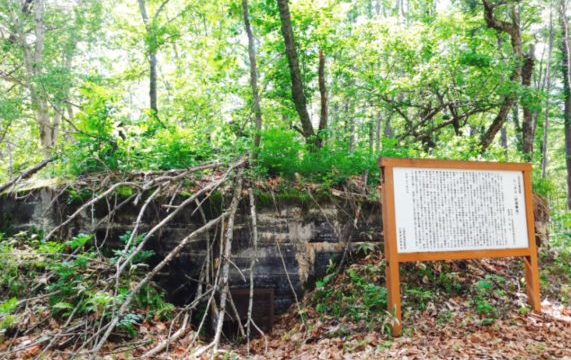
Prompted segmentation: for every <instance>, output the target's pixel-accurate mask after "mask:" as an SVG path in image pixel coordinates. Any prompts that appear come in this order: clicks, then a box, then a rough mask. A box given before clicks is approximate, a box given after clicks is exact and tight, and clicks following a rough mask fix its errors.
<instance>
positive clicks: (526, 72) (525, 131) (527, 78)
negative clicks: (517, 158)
mask: <svg viewBox="0 0 571 360" xmlns="http://www.w3.org/2000/svg"><path fill="white" fill-rule="evenodd" d="M534 50H535V46H530V48H529V53H528V54H527V55H526V56H525V60H524V63H523V68H522V74H521V84H522V85H523V86H524V88H526V89H530V88H531V79H532V77H533V69H534V66H535V58H534ZM522 108H523V122H522V125H521V130H522V131H521V135H522V137H521V143H522V150H523V153H524V154H525V156H526V157H527V159H528V160H531V158H532V157H533V142H534V138H535V132H534V126H533V112H532V110H531V109H530V107H529V105H528V104H527V103H526V102H522Z"/></svg>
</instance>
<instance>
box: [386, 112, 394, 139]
mask: <svg viewBox="0 0 571 360" xmlns="http://www.w3.org/2000/svg"><path fill="white" fill-rule="evenodd" d="M391 120H392V115H389V116H388V117H387V118H386V119H385V131H384V132H383V134H384V135H385V138H387V139H392V138H393V135H394V131H393V126H392V124H391Z"/></svg>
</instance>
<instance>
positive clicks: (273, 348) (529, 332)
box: [240, 256, 571, 359]
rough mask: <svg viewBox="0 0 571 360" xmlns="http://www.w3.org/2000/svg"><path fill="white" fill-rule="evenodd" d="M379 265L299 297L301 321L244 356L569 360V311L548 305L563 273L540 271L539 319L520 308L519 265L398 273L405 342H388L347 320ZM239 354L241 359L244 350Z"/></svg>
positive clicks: (281, 326) (381, 331)
mask: <svg viewBox="0 0 571 360" xmlns="http://www.w3.org/2000/svg"><path fill="white" fill-rule="evenodd" d="M381 262H382V259H380V258H379V257H376V256H368V257H366V258H365V259H363V260H361V261H359V262H358V263H356V264H353V265H351V267H349V269H347V270H346V271H345V273H344V274H341V275H340V276H339V277H338V278H337V279H335V281H333V283H332V284H327V286H326V288H327V290H323V289H321V290H320V289H317V290H316V291H315V292H314V293H312V294H309V295H308V296H306V300H305V302H304V304H303V308H304V309H305V314H306V317H305V321H301V320H300V316H299V315H297V311H296V309H292V311H290V313H288V314H286V315H284V316H282V317H281V318H280V319H279V320H278V322H277V323H276V325H275V326H274V329H273V332H272V334H271V335H270V336H269V337H268V338H267V339H263V338H259V339H256V340H255V341H254V342H253V344H252V345H251V349H250V356H251V357H253V358H255V359H385V358H386V359H394V358H397V359H535V358H537V359H552V358H568V359H571V307H569V302H568V301H566V305H562V304H560V303H555V302H553V303H552V302H550V300H549V299H550V297H557V296H558V295H560V294H561V289H563V291H567V290H568V285H569V283H568V282H567V281H568V280H567V276H568V275H569V269H568V268H565V269H556V270H555V271H550V270H553V268H551V267H550V268H548V269H546V271H544V273H543V274H542V277H543V280H544V284H543V285H544V294H543V298H544V301H543V304H542V307H543V309H542V310H543V312H542V313H541V314H535V313H533V312H531V311H529V308H528V307H527V306H526V305H525V299H526V296H525V295H524V294H523V293H522V290H524V289H525V287H524V288H523V289H522V288H521V287H519V288H518V283H519V282H520V281H521V280H520V279H521V276H522V272H521V267H522V264H521V261H520V260H517V259H508V260H489V261H468V262H462V263H446V262H443V263H435V264H431V265H428V266H425V265H424V264H418V265H411V270H412V268H414V267H416V269H415V271H414V272H406V270H405V271H403V273H404V277H403V278H404V279H403V284H404V285H403V287H404V288H405V290H404V294H405V299H404V301H405V302H404V304H403V309H404V316H405V319H404V321H403V325H404V335H403V336H402V337H400V338H391V337H390V336H389V335H387V333H388V332H389V331H388V329H389V326H388V325H389V324H388V323H387V322H381V323H380V324H375V323H374V322H371V317H368V318H363V319H361V320H359V321H355V317H353V316H352V315H350V313H351V308H353V307H356V308H358V309H359V310H360V311H361V312H363V306H362V304H363V299H362V298H363V297H365V296H367V295H368V294H367V288H366V285H365V286H364V287H363V286H361V285H362V284H363V282H361V280H365V281H376V280H378V279H376V278H375V276H372V277H371V276H369V278H368V279H367V274H369V275H370V274H371V269H374V268H375V267H382V264H380V263H381ZM377 265H379V266H377ZM550 266H553V264H550ZM560 270H563V272H560ZM490 271H493V272H494V275H491V274H492V273H491V272H490ZM372 273H373V274H374V273H376V271H373V272H372ZM418 273H420V276H417V274H418ZM423 273H424V275H423ZM347 274H349V276H347ZM356 274H357V275H356ZM411 274H414V275H411ZM450 274H453V275H452V276H449V275H450ZM379 275H381V274H379ZM381 276H382V275H381ZM356 279H357V280H356ZM407 281H408V282H409V283H408V284H406V282H407ZM562 282H563V283H562ZM324 291H326V292H327V293H329V294H335V293H342V294H344V295H342V296H340V297H339V296H336V295H333V296H330V297H324V296H322V294H320V292H321V293H323V292H324ZM359 293H361V298H358V297H359V295H358V294H359ZM316 299H318V300H316ZM328 301H329V302H330V301H334V302H335V301H337V302H346V303H345V304H339V305H341V314H339V315H340V316H336V314H335V313H333V314H328V313H327V312H328V310H327V309H326V310H325V311H324V310H323V307H321V305H320V304H323V303H324V302H325V303H327V302H328ZM329 308H331V307H329ZM333 308H335V307H333ZM365 308H366V306H365ZM316 309H317V310H316ZM379 325H380V327H379ZM240 353H241V355H243V356H245V357H248V352H247V348H243V349H242V351H241V352H240Z"/></svg>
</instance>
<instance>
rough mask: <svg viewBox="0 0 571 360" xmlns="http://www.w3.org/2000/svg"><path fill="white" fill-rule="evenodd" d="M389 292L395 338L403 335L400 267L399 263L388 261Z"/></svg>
mask: <svg viewBox="0 0 571 360" xmlns="http://www.w3.org/2000/svg"><path fill="white" fill-rule="evenodd" d="M386 276H387V291H388V305H389V312H390V313H391V315H393V317H394V320H395V321H396V323H395V324H393V325H392V334H393V336H394V337H399V336H401V335H402V309H401V297H400V267H399V263H398V262H397V261H387V274H386Z"/></svg>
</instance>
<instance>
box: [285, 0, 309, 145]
mask: <svg viewBox="0 0 571 360" xmlns="http://www.w3.org/2000/svg"><path fill="white" fill-rule="evenodd" d="M277 2H278V8H279V13H280V20H281V31H282V36H283V39H284V43H285V50H286V57H287V60H288V64H289V70H290V76H291V92H292V97H293V102H294V104H295V109H296V111H297V114H298V116H299V120H300V121H301V133H302V134H303V136H304V137H305V139H306V140H309V139H310V138H311V137H313V136H314V135H315V131H314V130H313V125H312V124H311V119H310V118H309V112H308V111H307V100H306V97H305V92H304V89H303V82H302V80H301V70H300V67H299V59H298V56H297V50H296V44H295V39H294V36H293V29H292V24H291V14H290V11H289V4H288V0H277Z"/></svg>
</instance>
